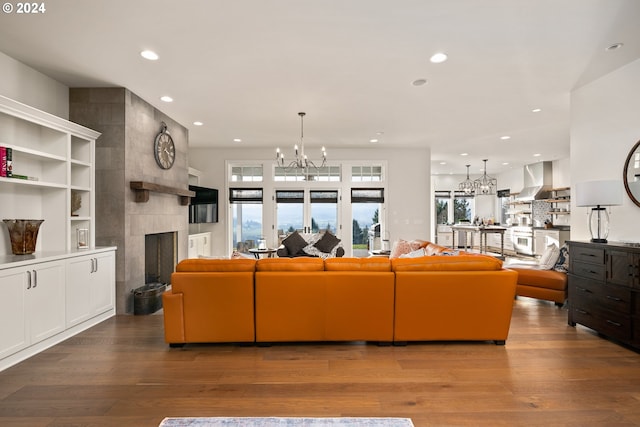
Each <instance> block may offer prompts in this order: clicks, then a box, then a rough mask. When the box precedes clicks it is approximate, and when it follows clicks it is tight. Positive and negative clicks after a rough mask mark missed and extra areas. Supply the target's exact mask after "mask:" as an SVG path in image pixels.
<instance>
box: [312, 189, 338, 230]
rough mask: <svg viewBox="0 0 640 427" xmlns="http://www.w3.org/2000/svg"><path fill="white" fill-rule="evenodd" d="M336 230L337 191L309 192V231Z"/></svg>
mask: <svg viewBox="0 0 640 427" xmlns="http://www.w3.org/2000/svg"><path fill="white" fill-rule="evenodd" d="M320 230H329V231H330V232H331V233H333V234H336V232H337V230H338V191H337V190H332V191H314V190H311V231H312V232H314V233H317V232H318V231H320Z"/></svg>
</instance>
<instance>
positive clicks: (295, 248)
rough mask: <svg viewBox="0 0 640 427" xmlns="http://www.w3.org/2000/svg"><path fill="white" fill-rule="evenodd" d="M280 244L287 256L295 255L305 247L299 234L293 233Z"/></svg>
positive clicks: (304, 242)
mask: <svg viewBox="0 0 640 427" xmlns="http://www.w3.org/2000/svg"><path fill="white" fill-rule="evenodd" d="M282 244H283V245H284V246H285V247H286V248H287V252H288V253H289V255H296V254H298V253H300V252H302V250H303V249H304V248H305V246H307V241H306V240H304V238H303V237H302V236H301V235H300V233H298V232H297V231H294V232H293V233H291V234H289V235H288V236H287V237H286V238H285V239H284V240H283V241H282Z"/></svg>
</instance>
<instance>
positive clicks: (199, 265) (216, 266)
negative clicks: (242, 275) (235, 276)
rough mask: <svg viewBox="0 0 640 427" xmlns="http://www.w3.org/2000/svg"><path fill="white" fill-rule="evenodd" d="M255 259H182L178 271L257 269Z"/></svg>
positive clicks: (238, 270)
mask: <svg viewBox="0 0 640 427" xmlns="http://www.w3.org/2000/svg"><path fill="white" fill-rule="evenodd" d="M255 269H256V260H255V259H246V258H244V259H207V258H189V259H185V260H182V261H180V263H179V264H178V265H177V266H176V271H177V272H240V271H255Z"/></svg>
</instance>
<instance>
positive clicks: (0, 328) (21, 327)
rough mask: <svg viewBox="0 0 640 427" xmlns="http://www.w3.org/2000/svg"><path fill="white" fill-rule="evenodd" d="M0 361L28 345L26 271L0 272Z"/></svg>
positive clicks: (9, 270)
mask: <svg viewBox="0 0 640 427" xmlns="http://www.w3.org/2000/svg"><path fill="white" fill-rule="evenodd" d="M0 289H2V299H1V300H0V359H2V358H4V357H6V356H8V355H10V354H13V353H15V352H17V351H18V350H20V349H22V348H24V347H26V346H27V345H28V338H27V325H26V324H25V321H26V319H27V316H26V301H25V298H26V291H27V270H26V269H25V268H10V269H7V270H0Z"/></svg>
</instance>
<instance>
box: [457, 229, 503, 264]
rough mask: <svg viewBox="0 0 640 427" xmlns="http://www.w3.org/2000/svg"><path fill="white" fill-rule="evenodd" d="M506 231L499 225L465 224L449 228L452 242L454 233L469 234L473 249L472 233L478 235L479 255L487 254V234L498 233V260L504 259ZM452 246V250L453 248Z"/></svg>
mask: <svg viewBox="0 0 640 427" xmlns="http://www.w3.org/2000/svg"><path fill="white" fill-rule="evenodd" d="M506 230H507V228H506V227H501V226H499V225H471V224H469V225H466V224H464V225H463V224H456V225H452V226H451V232H452V233H453V242H455V241H456V238H455V237H456V231H457V232H458V233H465V235H468V234H469V233H471V239H470V241H471V247H473V233H479V234H480V245H479V248H480V253H486V252H487V234H489V233H498V234H500V258H502V259H504V232H505V231H506ZM453 245H454V244H452V248H453Z"/></svg>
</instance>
